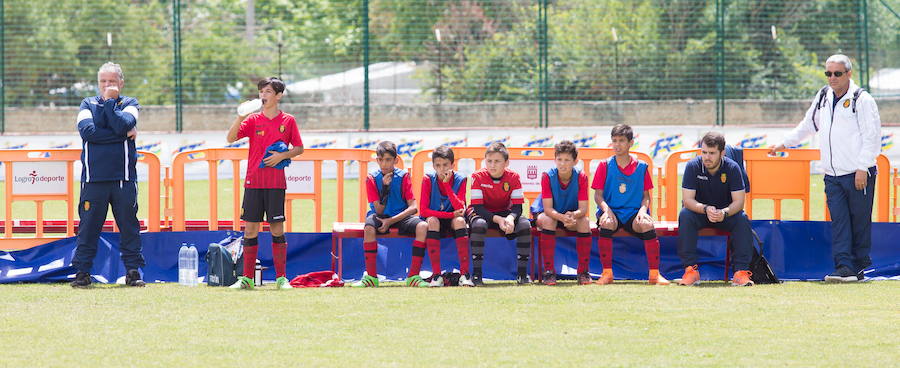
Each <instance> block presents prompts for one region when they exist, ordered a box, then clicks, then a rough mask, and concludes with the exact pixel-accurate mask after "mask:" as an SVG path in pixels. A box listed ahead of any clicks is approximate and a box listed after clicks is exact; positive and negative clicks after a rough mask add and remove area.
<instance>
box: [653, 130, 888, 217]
mask: <svg viewBox="0 0 900 368" xmlns="http://www.w3.org/2000/svg"><path fill="white" fill-rule="evenodd" d="M699 152H700V150H699V149H692V150H685V151H678V152H673V153H671V154H670V155H669V157H668V158H667V159H666V165H665V166H666V169H665V174H664V175H663V179H662V180H661V181H660V185H661V186H662V189H663V190H662V191H663V192H664V194H662V195H663V196H664V197H665V198H664V201H663V203H664V205H663V207H662V209H661V210H660V215H661V220H665V221H677V219H678V211H680V210H681V203H680V201H679V200H678V193H679V191H680V190H681V185H680V181H679V178H678V165H679V164H681V163H684V162H687V161H690V160H691V159H693V158H694V157H696V156H697V154H698V153H699ZM819 157H820V156H819V150H815V149H792V150H785V151H784V152H783V153H779V154H778V155H775V156H770V155H769V154H768V149H764V148H751V149H745V150H744V161H745V164H746V168H747V175H748V177H749V178H750V193H749V194H748V195H747V200H746V201H745V202H744V207H745V210H746V212H747V215H748V216H750V218H753V204H752V201H753V200H754V199H772V200H773V201H774V202H775V219H778V220H780V219H781V201H782V200H784V199H800V200H801V201H803V220H804V221H808V220H809V209H810V205H811V203H810V175H809V173H810V167H811V163H812V161H816V160H819ZM877 167H878V172H879V173H885V174H882V175H878V177H877V179H876V183H875V193H876V196H875V207H876V211H875V214H876V216H875V218H876V221H880V222H886V221H890V216H889V215H890V212H891V211H890V208H892V207H891V202H890V198H891V197H890V190H891V187H890V180H891V178H890V175H889V174H887V173H889V172H890V162H889V161H888V159H887V157H886V156H884V155H879V156H878V159H877ZM823 207H824V211H825V212H826V213H825V218H826V220H827V219H830V217H829V216H828V213H827V211H828V207H827V206H823Z"/></svg>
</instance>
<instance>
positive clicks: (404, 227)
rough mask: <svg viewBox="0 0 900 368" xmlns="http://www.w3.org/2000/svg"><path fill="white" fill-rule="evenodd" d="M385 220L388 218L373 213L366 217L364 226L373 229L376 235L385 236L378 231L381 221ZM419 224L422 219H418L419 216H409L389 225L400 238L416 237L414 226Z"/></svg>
mask: <svg viewBox="0 0 900 368" xmlns="http://www.w3.org/2000/svg"><path fill="white" fill-rule="evenodd" d="M385 218H389V217H388V216H383V215H376V214H374V213H373V214H371V215H369V216H368V217H366V226H372V227H374V228H375V232H376V233H377V234H381V235H384V234H387V233H382V232H379V231H378V229H379V228H380V227H381V224H382V223H381V220H382V219H385ZM420 222H422V219H420V218H419V216H409V217H407V218H405V219H402V220H400V221H397V222H395V223H393V224H391V227H390V229H397V234H399V235H402V236H416V226H417V225H419V223H420Z"/></svg>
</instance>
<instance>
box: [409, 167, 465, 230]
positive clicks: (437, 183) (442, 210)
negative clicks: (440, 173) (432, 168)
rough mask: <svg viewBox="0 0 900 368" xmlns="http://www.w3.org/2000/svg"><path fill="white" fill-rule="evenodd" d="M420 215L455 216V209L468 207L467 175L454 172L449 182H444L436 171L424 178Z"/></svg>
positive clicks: (424, 216)
mask: <svg viewBox="0 0 900 368" xmlns="http://www.w3.org/2000/svg"><path fill="white" fill-rule="evenodd" d="M421 198H422V199H421V203H420V204H419V215H420V216H422V217H423V218H428V217H437V218H440V219H449V218H453V211H456V210H459V209H463V208H465V207H466V177H465V176H462V175H460V174H459V173H458V172H455V171H454V172H453V177H452V178H451V179H450V181H449V182H446V183H445V182H443V181H441V180H440V179H438V178H437V176H436V175H435V174H434V173H431V174H427V175H425V177H424V178H422V195H421Z"/></svg>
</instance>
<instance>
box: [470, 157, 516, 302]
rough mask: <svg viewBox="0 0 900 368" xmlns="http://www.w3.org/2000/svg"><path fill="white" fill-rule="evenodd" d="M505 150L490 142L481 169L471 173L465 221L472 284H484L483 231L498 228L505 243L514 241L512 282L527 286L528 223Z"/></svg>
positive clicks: (514, 174) (484, 232)
mask: <svg viewBox="0 0 900 368" xmlns="http://www.w3.org/2000/svg"><path fill="white" fill-rule="evenodd" d="M507 167H509V151H507V150H506V146H505V145H503V143H500V142H494V143H493V144H491V145H490V146H489V147H488V148H487V150H486V151H485V152H484V168H483V169H481V170H478V171H476V172H475V173H474V174H472V204H471V206H469V209H468V211H467V214H466V217H467V219H468V220H469V229H470V232H471V234H470V238H469V239H470V240H471V242H472V268H473V274H472V282H473V283H474V284H475V285H476V286H482V285H484V281H483V280H482V274H481V272H482V269H481V266H482V262H483V261H484V237H485V234H486V233H487V230H488V229H489V228H490V229H498V230H500V231H502V232H503V233H504V234H506V238H507V239H509V240H512V239H515V240H516V266H517V267H516V271H517V272H516V273H517V276H516V282H517V283H518V284H520V285H521V284H526V283H528V276H527V271H528V256H529V254H530V253H531V223H530V222H529V221H528V219H527V218H525V217H523V216H522V204H523V203H525V196H524V192H523V191H522V182H521V181H519V174H516V173H515V172H513V171H511V170H509V169H508V168H507Z"/></svg>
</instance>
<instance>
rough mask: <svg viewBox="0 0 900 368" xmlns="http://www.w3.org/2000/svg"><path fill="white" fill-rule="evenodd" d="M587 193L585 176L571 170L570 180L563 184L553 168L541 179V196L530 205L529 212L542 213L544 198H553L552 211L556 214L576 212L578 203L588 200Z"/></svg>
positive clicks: (557, 172) (578, 171)
mask: <svg viewBox="0 0 900 368" xmlns="http://www.w3.org/2000/svg"><path fill="white" fill-rule="evenodd" d="M573 179H574V180H573ZM587 192H588V184H587V175H585V174H584V172H582V171H580V170H578V169H573V170H572V178H571V179H569V182H568V183H563V182H562V180H561V178H560V177H559V169H557V168H555V167H554V168H552V169H550V170H547V172H545V173H544V175H543V177H541V195H540V196H538V198H537V199H536V200H535V201H534V204H532V205H531V212H532V213H541V212H544V201H543V199H544V198H553V209H555V210H556V212H559V213H566V212H569V211H577V210H578V202H579V201H586V200H588V193H587Z"/></svg>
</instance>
